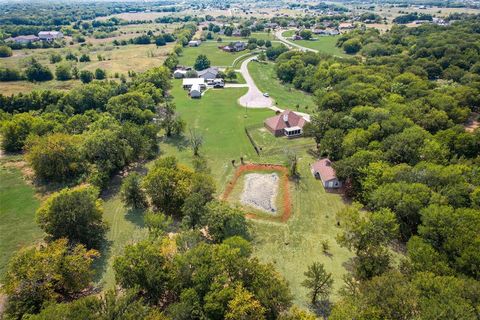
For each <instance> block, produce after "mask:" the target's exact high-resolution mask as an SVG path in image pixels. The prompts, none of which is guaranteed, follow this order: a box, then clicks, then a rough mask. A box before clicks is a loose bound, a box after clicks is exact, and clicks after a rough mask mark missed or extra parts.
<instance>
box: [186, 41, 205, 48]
mask: <svg viewBox="0 0 480 320" xmlns="http://www.w3.org/2000/svg"><path fill="white" fill-rule="evenodd" d="M201 44H202V41H201V40H191V41H189V42H188V46H189V47H198V46H200V45H201Z"/></svg>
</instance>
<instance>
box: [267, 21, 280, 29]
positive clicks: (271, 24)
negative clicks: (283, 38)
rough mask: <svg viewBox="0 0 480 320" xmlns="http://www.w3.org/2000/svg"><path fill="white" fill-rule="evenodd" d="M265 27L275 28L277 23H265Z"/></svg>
mask: <svg viewBox="0 0 480 320" xmlns="http://www.w3.org/2000/svg"><path fill="white" fill-rule="evenodd" d="M265 28H270V29H276V28H278V23H275V22H269V23H266V24H265Z"/></svg>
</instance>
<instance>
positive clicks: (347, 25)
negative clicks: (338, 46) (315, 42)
mask: <svg viewBox="0 0 480 320" xmlns="http://www.w3.org/2000/svg"><path fill="white" fill-rule="evenodd" d="M338 28H339V29H340V30H351V29H355V26H354V25H353V23H349V22H342V23H340V24H339V25H338Z"/></svg>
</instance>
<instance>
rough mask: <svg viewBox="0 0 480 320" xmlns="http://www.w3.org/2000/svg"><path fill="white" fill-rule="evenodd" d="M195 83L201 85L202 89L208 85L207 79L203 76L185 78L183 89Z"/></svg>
mask: <svg viewBox="0 0 480 320" xmlns="http://www.w3.org/2000/svg"><path fill="white" fill-rule="evenodd" d="M193 85H198V86H200V89H205V88H206V87H207V85H206V84H205V79H203V78H184V79H183V81H182V86H183V89H190V88H192V86H193Z"/></svg>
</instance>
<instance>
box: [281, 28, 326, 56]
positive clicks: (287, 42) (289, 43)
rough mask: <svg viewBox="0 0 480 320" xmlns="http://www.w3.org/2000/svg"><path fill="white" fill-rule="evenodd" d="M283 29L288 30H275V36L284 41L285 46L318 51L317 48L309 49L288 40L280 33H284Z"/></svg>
mask: <svg viewBox="0 0 480 320" xmlns="http://www.w3.org/2000/svg"><path fill="white" fill-rule="evenodd" d="M291 30H295V29H291ZM285 31H288V30H282V29H280V30H278V31H276V32H275V36H276V37H277V38H278V39H279V40H280V41H282V42H283V43H285V44H286V45H287V46H289V47H295V48H298V49H300V50H302V51H312V52H318V50H315V49H311V48H307V47H303V46H301V45H299V44H297V43H295V42H293V41H290V40H288V39H287V38H285V37H284V36H282V33H284V32H285Z"/></svg>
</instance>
